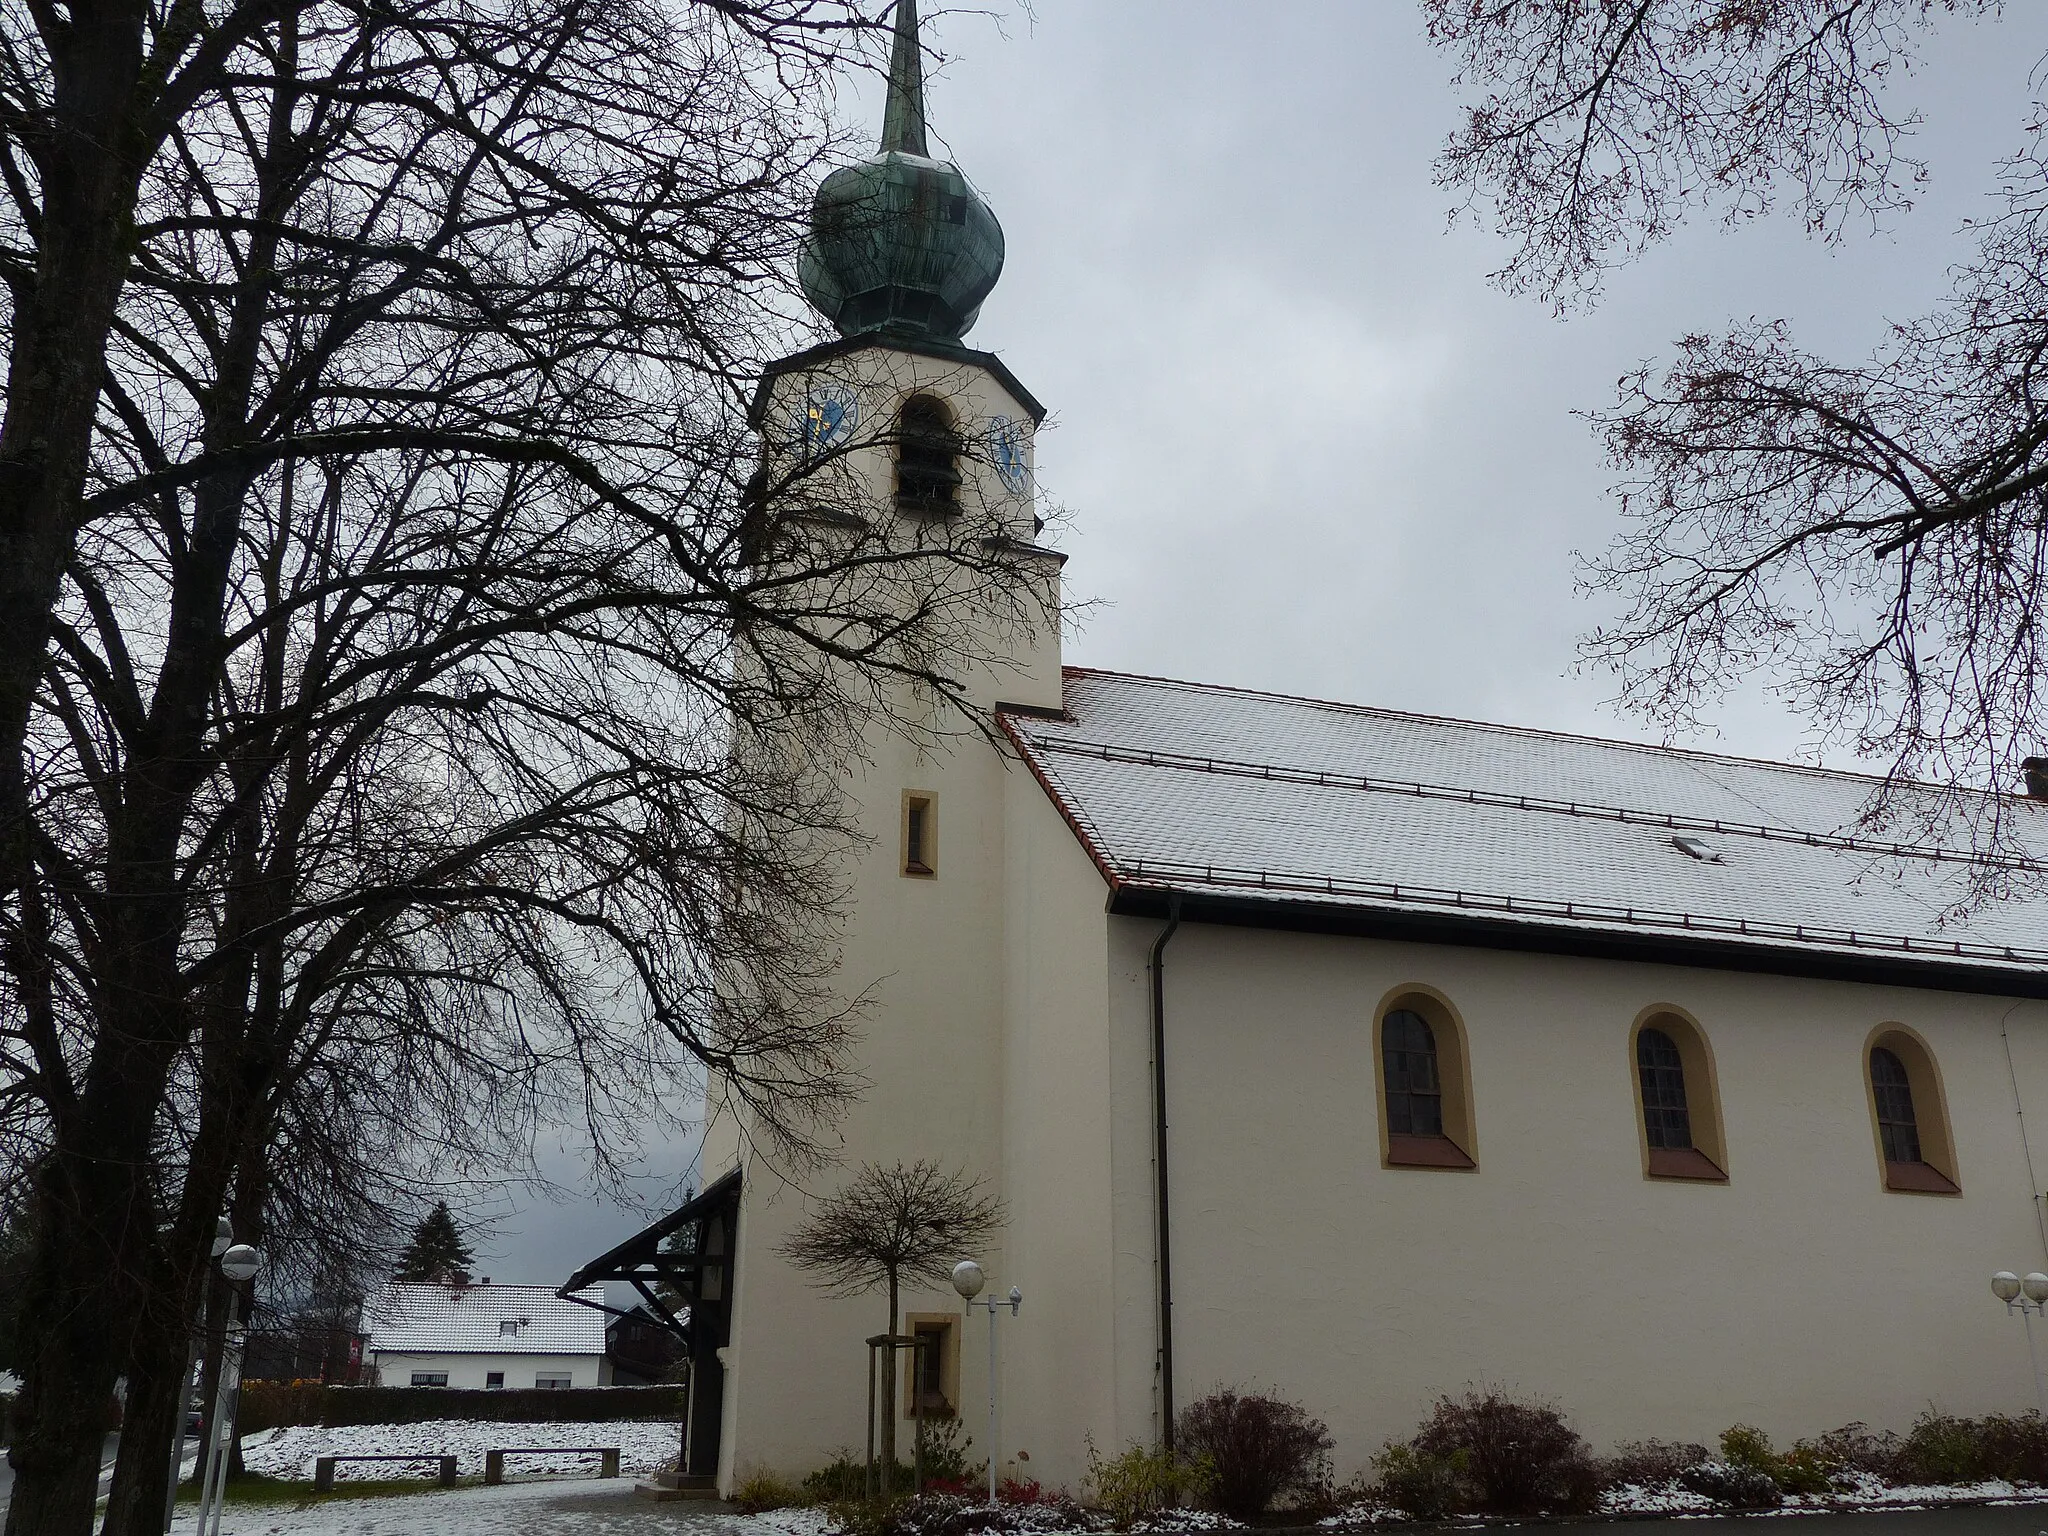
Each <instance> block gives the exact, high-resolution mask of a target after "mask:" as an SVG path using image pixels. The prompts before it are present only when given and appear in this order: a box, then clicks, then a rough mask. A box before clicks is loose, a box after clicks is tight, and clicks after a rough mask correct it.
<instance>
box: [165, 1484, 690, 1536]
mask: <svg viewBox="0 0 2048 1536" xmlns="http://www.w3.org/2000/svg"><path fill="white" fill-rule="evenodd" d="M675 1508H676V1506H675V1505H673V1504H652V1503H649V1502H648V1501H647V1500H645V1499H636V1498H634V1497H633V1485H632V1483H630V1482H628V1481H626V1480H625V1479H623V1478H617V1479H614V1478H603V1479H588V1480H580V1481H576V1482H554V1483H506V1484H504V1485H503V1486H501V1487H497V1488H482V1487H476V1488H456V1489H450V1490H446V1491H443V1490H438V1489H437V1490H435V1491H433V1492H429V1493H407V1494H396V1495H393V1496H392V1497H389V1498H373V1499H333V1500H321V1501H319V1502H317V1503H311V1504H308V1505H306V1506H305V1507H299V1506H297V1505H291V1504H271V1505H251V1504H230V1505H228V1507H227V1510H226V1512H225V1514H224V1517H223V1518H222V1520H221V1527H220V1536H529V1533H531V1532H534V1531H546V1532H548V1536H640V1533H643V1532H655V1531H666V1532H671V1533H672V1532H675V1531H677V1530H678V1529H679V1528H681V1527H682V1526H683V1524H684V1522H682V1521H678V1520H675V1519H673V1518H660V1517H662V1516H664V1515H665V1514H666V1512H668V1511H672V1510H674V1509H675ZM193 1515H194V1506H193V1505H191V1504H189V1503H181V1504H180V1505H179V1506H178V1515H177V1519H176V1520H174V1521H173V1522H172V1524H171V1536H197V1532H196V1530H195V1527H194V1523H193ZM690 1524H691V1525H693V1526H694V1525H696V1522H690ZM701 1529H702V1530H703V1532H704V1536H728V1533H725V1532H721V1531H719V1530H718V1529H717V1526H716V1525H715V1524H714V1523H713V1521H712V1520H710V1519H706V1520H705V1521H704V1522H703V1524H702V1526H701Z"/></svg>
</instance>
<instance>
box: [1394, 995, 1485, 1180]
mask: <svg viewBox="0 0 2048 1536" xmlns="http://www.w3.org/2000/svg"><path fill="white" fill-rule="evenodd" d="M1378 1032H1379V1069H1380V1106H1381V1110H1382V1113H1383V1116H1384V1119H1383V1121H1382V1130H1383V1131H1384V1133H1385V1152H1386V1163H1387V1165H1388V1166H1389V1167H1395V1168H1470V1167H1472V1166H1474V1165H1473V1161H1472V1155H1471V1148H1472V1145H1473V1142H1472V1114H1471V1090H1470V1087H1469V1082H1468V1077H1467V1074H1466V1071H1465V1051H1464V1040H1463V1036H1462V1034H1461V1032H1460V1030H1459V1027H1458V1023H1457V1020H1456V1019H1455V1018H1454V1017H1453V1016H1452V1014H1451V1012H1450V1010H1449V1009H1448V1008H1447V1007H1445V1006H1444V1005H1443V1004H1442V1003H1441V1002H1440V1001H1438V1000H1437V999H1435V998H1432V997H1427V996H1416V995H1406V996H1397V997H1396V998H1394V999H1393V1001H1392V1002H1391V1004H1390V1005H1389V1006H1387V1007H1385V1008H1383V1010H1382V1011H1381V1014H1380V1020H1379V1031H1378Z"/></svg>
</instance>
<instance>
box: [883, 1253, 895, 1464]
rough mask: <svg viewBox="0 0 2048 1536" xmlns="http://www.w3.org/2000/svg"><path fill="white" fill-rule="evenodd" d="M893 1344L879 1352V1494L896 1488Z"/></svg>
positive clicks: (891, 1273) (891, 1307)
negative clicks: (880, 1483) (880, 1393)
mask: <svg viewBox="0 0 2048 1536" xmlns="http://www.w3.org/2000/svg"><path fill="white" fill-rule="evenodd" d="M889 1337H890V1339H892V1340H893V1339H894V1338H895V1337H896V1271H894V1270H893V1269H892V1270H890V1271H889ZM896 1412H897V1409H896V1346H895V1344H894V1343H891V1344H890V1345H889V1347H888V1348H887V1349H884V1350H883V1351H882V1494H883V1496H884V1497H885V1498H886V1497H887V1496H889V1495H890V1494H893V1493H894V1492H895V1491H896Z"/></svg>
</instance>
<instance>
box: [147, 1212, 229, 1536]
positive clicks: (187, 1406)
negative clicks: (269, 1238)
mask: <svg viewBox="0 0 2048 1536" xmlns="http://www.w3.org/2000/svg"><path fill="white" fill-rule="evenodd" d="M234 1245H235V1224H234V1223H233V1222H232V1221H230V1220H228V1218H227V1217H225V1216H223V1217H221V1219H220V1220H219V1221H218V1222H216V1223H215V1224H214V1228H213V1256H214V1258H216V1259H218V1258H219V1257H220V1256H221V1255H222V1254H224V1253H226V1252H227V1251H228V1250H229V1249H230V1248H232V1247H234ZM199 1308H200V1317H195V1318H194V1319H193V1320H192V1337H191V1341H190V1344H189V1345H188V1347H187V1348H186V1350H185V1374H184V1375H182V1376H180V1377H179V1378H178V1406H177V1416H178V1417H177V1422H178V1427H177V1430H176V1432H175V1433H174V1434H172V1436H171V1485H170V1487H168V1488H167V1489H165V1490H164V1530H165V1531H166V1532H168V1531H169V1530H170V1528H171V1519H172V1517H173V1516H174V1515H175V1514H176V1512H177V1508H178V1474H179V1473H180V1472H182V1471H183V1470H184V1469H185V1416H186V1415H187V1414H188V1413H190V1412H191V1409H192V1372H193V1369H194V1368H195V1367H196V1366H197V1365H198V1364H199V1353H200V1345H201V1343H202V1342H203V1341H202V1340H201V1338H200V1333H201V1326H200V1325H201V1320H202V1319H203V1317H204V1315H205V1311H206V1300H205V1297H204V1295H203V1294H202V1296H201V1297H200V1302H199Z"/></svg>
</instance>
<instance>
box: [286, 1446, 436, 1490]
mask: <svg viewBox="0 0 2048 1536" xmlns="http://www.w3.org/2000/svg"><path fill="white" fill-rule="evenodd" d="M344 1461H410V1462H415V1463H417V1462H422V1461H432V1462H437V1463H439V1465H440V1481H441V1486H442V1487H443V1488H453V1487H454V1486H455V1458H454V1457H453V1456H441V1455H436V1454H432V1453H429V1454H427V1455H424V1456H400V1455H381V1456H317V1457H315V1458H314V1460H313V1491H314V1492H315V1493H332V1492H334V1468H335V1465H336V1463H338V1462H344Z"/></svg>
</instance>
